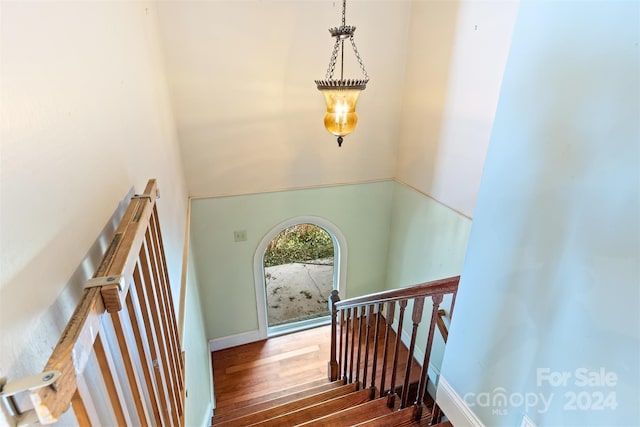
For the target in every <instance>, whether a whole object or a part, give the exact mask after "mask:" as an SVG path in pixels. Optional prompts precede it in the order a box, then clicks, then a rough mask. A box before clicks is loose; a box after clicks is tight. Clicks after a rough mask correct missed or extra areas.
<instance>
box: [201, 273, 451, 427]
mask: <svg viewBox="0 0 640 427" xmlns="http://www.w3.org/2000/svg"><path fill="white" fill-rule="evenodd" d="M458 280H459V278H458V277H454V278H450V279H444V280H440V281H435V282H429V283H425V284H421V285H416V286H414V287H411V288H403V289H400V290H393V291H388V292H383V293H379V294H372V295H369V296H365V297H359V298H354V299H351V300H346V301H340V300H339V298H338V295H337V292H335V291H334V293H333V294H332V316H331V317H332V325H331V331H330V334H329V335H330V342H331V347H330V350H329V356H330V357H329V363H328V378H327V379H321V380H314V381H311V382H309V383H306V384H303V385H300V384H295V385H291V384H293V383H289V385H288V386H280V387H277V388H276V389H275V391H273V392H271V393H266V394H265V393H262V394H260V395H259V397H256V398H253V394H255V393H257V391H256V390H258V389H261V388H263V385H264V383H265V382H268V381H270V378H274V377H275V378H277V377H281V376H283V375H285V376H286V373H284V372H283V371H285V372H286V371H287V369H286V368H284V365H278V367H277V368H276V367H273V369H272V368H268V369H267V365H269V364H273V363H278V364H279V363H281V362H284V361H285V360H291V362H289V363H290V364H289V365H288V366H289V367H290V370H291V371H293V372H296V371H298V370H299V369H301V366H302V365H304V364H305V363H306V364H308V363H309V360H310V359H309V357H313V356H312V355H311V353H310V351H311V350H312V349H313V348H314V347H316V348H318V347H319V346H318V345H317V342H318V341H315V343H316V344H313V345H312V343H313V341H311V342H307V343H306V344H305V345H306V346H307V347H305V348H304V349H302V350H301V349H295V348H292V347H289V346H286V345H282V346H281V345H279V344H278V345H276V344H273V345H272V346H273V347H274V348H277V349H278V351H279V353H277V354H276V355H273V354H272V353H269V352H267V351H266V348H268V347H269V346H270V344H268V343H266V342H265V343H263V344H257V345H256V346H255V348H256V349H257V352H258V353H257V354H258V355H259V356H258V357H259V358H261V359H260V360H257V361H251V356H250V353H249V350H248V349H247V348H246V347H245V348H236V349H228V350H223V352H226V353H224V354H223V353H222V352H220V354H219V355H218V358H219V361H218V363H219V365H218V367H219V368H220V369H217V373H216V363H215V360H216V354H214V356H213V357H214V378H218V379H220V380H221V382H222V383H223V384H224V385H223V386H222V387H223V389H222V390H220V393H221V395H220V396H221V397H222V396H225V397H227V398H226V399H223V401H222V402H220V405H219V406H218V407H217V408H216V410H215V416H214V417H213V419H212V426H215V427H244V426H283V427H285V426H286V427H288V426H322V427H325V426H340V427H341V426H371V427H373V426H389V427H391V426H440V427H451V424H449V423H440V424H438V422H439V421H440V420H441V417H442V415H443V414H442V413H441V411H440V410H439V408H438V406H437V405H435V403H434V401H433V399H432V397H431V396H430V395H429V393H428V392H427V384H428V383H429V380H428V376H427V369H426V367H428V365H429V355H430V350H431V343H432V341H433V334H434V331H435V327H436V325H437V326H438V329H439V330H440V331H441V332H443V337H444V338H445V339H446V326H445V325H444V323H443V321H442V317H443V316H445V315H446V312H444V310H440V309H439V306H440V304H441V303H442V301H443V296H444V295H445V294H453V299H452V302H451V307H450V309H449V313H448V316H449V317H450V316H451V313H452V311H453V303H454V302H455V293H456V291H457V285H458ZM426 298H429V299H431V302H432V304H430V306H428V305H426V306H425V299H426ZM409 302H410V304H408V303H409ZM409 307H410V308H411V309H410V310H407V316H406V317H407V318H408V319H411V320H410V322H411V323H408V324H407V326H408V327H410V328H411V329H410V330H411V331H412V333H411V339H410V343H409V344H408V347H406V346H405V345H404V344H403V343H402V340H401V338H400V336H399V334H396V332H395V331H396V330H398V329H397V328H401V329H403V330H406V328H404V327H403V322H404V318H405V309H406V308H409ZM396 308H397V309H398V310H399V312H398V313H397V319H396ZM423 311H424V312H431V317H430V324H429V328H428V335H427V341H426V350H425V356H424V360H422V364H419V363H417V361H416V360H415V358H414V350H415V342H416V333H417V330H418V326H419V324H420V322H421V320H422V316H423ZM394 319H396V320H395V323H394ZM394 324H395V325H400V326H395V328H396V329H395V330H394ZM443 329H444V331H443ZM325 337H326V335H325ZM268 341H270V340H268ZM292 341H295V339H292ZM327 342H328V340H327ZM324 351H325V352H326V351H327V350H326V349H325V350H324ZM324 354H326V353H324ZM302 355H304V357H306V359H304V360H303V361H302V362H297V365H296V364H295V363H296V362H293V359H294V358H300V357H303V356H302ZM229 359H238V360H237V362H229ZM325 360H326V359H325ZM234 363H235V364H234ZM423 367H424V368H423ZM259 368H260V369H263V370H268V371H269V374H266V375H265V377H261V378H258V379H257V378H256V377H255V375H256V373H255V372H259ZM302 368H303V369H304V367H303V366H302ZM252 370H253V371H252ZM250 371H252V372H253V373H252V372H250ZM269 375H271V377H269ZM274 381H275V379H274ZM214 383H215V380H214ZM253 384H257V385H255V386H253ZM214 387H215V385H214ZM238 390H240V392H238ZM242 390H244V393H246V394H245V395H244V396H243V395H242V394H243V392H242ZM381 390H382V391H381ZM217 393H218V392H217ZM249 396H251V397H249Z"/></svg>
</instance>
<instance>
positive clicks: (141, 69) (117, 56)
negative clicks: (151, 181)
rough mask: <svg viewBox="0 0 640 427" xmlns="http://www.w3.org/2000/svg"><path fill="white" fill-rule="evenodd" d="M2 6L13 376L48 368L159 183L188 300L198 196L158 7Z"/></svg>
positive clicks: (4, 352) (0, 367) (4, 282)
mask: <svg viewBox="0 0 640 427" xmlns="http://www.w3.org/2000/svg"><path fill="white" fill-rule="evenodd" d="M0 7H1V8H2V10H1V14H2V16H1V49H0V50H1V51H2V64H1V69H0V79H1V91H2V106H1V108H2V111H1V114H0V120H1V144H2V146H1V172H0V173H1V176H0V192H1V195H0V197H1V198H0V204H1V206H0V209H1V210H0V213H1V215H0V216H1V218H0V226H1V238H0V245H1V246H0V247H1V257H0V259H1V261H0V262H1V264H0V293H1V294H0V300H1V301H2V310H0V337H1V338H0V340H1V351H0V376H7V377H9V378H16V377H19V376H21V375H27V374H34V373H37V372H40V371H41V370H42V368H43V367H44V364H45V362H46V360H47V358H48V356H49V354H50V352H51V350H52V348H53V346H54V345H55V343H56V341H57V339H58V337H59V333H60V330H61V328H62V327H63V326H64V324H65V323H66V319H67V318H68V316H69V315H70V314H71V312H72V310H73V308H74V307H75V303H76V301H77V298H78V295H79V294H80V290H81V289H82V286H83V285H84V280H85V279H86V278H87V277H90V276H91V275H92V274H93V272H94V268H95V263H96V262H98V261H99V259H100V252H101V251H102V250H104V248H105V246H106V244H108V240H107V237H108V234H109V233H110V232H112V229H111V230H109V227H107V230H105V232H104V233H102V232H101V230H103V227H104V226H105V224H107V223H108V222H109V221H110V218H111V216H112V214H113V213H114V211H115V210H116V208H117V207H118V204H119V202H120V201H121V200H122V199H123V198H124V197H125V196H126V195H127V193H128V192H129V190H130V189H131V188H132V187H135V190H136V191H142V190H143V189H144V185H145V184H146V181H147V179H148V178H157V179H158V182H159V186H160V191H161V198H160V199H159V201H158V209H159V211H160V221H161V224H162V231H163V237H164V241H165V249H166V252H167V262H168V269H169V276H170V279H171V283H172V286H173V291H174V301H176V302H177V301H178V298H177V295H178V292H177V291H178V288H179V284H180V273H181V259H182V256H181V255H182V250H183V241H184V224H185V219H186V206H187V194H186V185H185V180H184V177H183V173H182V167H181V162H180V153H179V149H178V146H177V143H176V138H175V128H174V124H173V120H172V116H171V110H170V107H169V102H168V89H167V87H166V81H165V76H164V73H163V60H162V57H161V52H160V46H159V42H158V37H157V28H156V16H155V6H154V3H153V2H2V4H1V6H0ZM101 233H102V234H101ZM99 237H100V240H99V241H98V243H97V245H96V246H95V247H96V248H97V251H94V252H92V253H91V254H89V259H88V260H87V261H86V262H85V263H82V261H83V258H84V257H85V255H87V253H88V251H89V249H90V248H91V247H92V244H93V243H94V241H95V240H96V239H98V238H99ZM96 252H97V253H96ZM81 263H82V264H81ZM54 301H55V303H54ZM0 418H1V417H0Z"/></svg>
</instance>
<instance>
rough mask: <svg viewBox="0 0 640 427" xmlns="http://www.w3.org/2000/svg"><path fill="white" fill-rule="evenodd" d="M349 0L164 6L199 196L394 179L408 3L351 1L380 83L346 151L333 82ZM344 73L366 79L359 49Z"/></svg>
mask: <svg viewBox="0 0 640 427" xmlns="http://www.w3.org/2000/svg"><path fill="white" fill-rule="evenodd" d="M341 7H342V4H341V2H340V1H332V0H321V1H320V0H319V1H305V0H298V1H275V0H265V1H259V0H247V1H238V0H235V1H213V0H212V1H166V2H165V1H163V2H158V17H159V28H160V35H161V40H162V44H163V50H164V54H165V62H166V70H167V78H168V81H169V86H170V90H171V96H172V104H173V110H174V116H175V119H176V125H177V130H178V138H179V141H180V145H181V149H182V156H183V164H184V168H185V174H186V177H187V183H188V187H189V193H190V195H191V196H211V195H223V194H240V193H250V192H259V191H268V190H277V189H286V188H295V187H304V186H312V185H324V184H337V183H346V182H362V181H367V180H375V179H383V178H390V177H393V176H394V172H395V150H396V140H397V134H398V132H399V115H400V110H401V102H402V93H403V86H404V84H403V81H404V74H405V62H406V44H407V37H408V25H409V18H410V11H411V4H410V2H408V1H355V0H354V1H349V2H348V4H347V25H355V26H356V27H357V31H356V33H355V41H356V45H357V46H358V50H359V51H360V54H361V56H362V59H363V61H364V64H365V67H366V69H367V71H368V73H369V75H370V77H371V80H370V83H369V85H368V86H367V89H366V90H365V91H364V92H363V94H362V95H361V97H360V102H359V104H358V112H359V114H360V122H359V125H358V128H357V129H356V131H355V132H354V133H353V134H351V135H349V136H347V137H346V138H345V143H344V144H343V146H342V148H338V146H337V144H336V141H335V137H333V136H332V135H331V134H329V133H328V132H327V131H326V130H325V129H324V126H323V123H322V119H323V114H324V99H323V97H322V95H321V94H320V93H319V92H318V91H317V89H316V87H315V84H314V80H315V79H323V78H324V77H325V72H326V69H327V65H328V63H329V56H330V54H331V49H332V47H333V41H334V39H333V38H331V36H330V35H329V32H328V31H327V30H328V28H330V27H334V26H338V25H340V22H341ZM345 58H346V59H347V60H348V61H351V62H346V64H345V68H346V71H345V77H346V78H349V77H353V78H360V77H361V74H360V70H359V68H358V67H357V64H355V63H353V62H354V61H353V54H352V51H351V49H348V50H346V54H345Z"/></svg>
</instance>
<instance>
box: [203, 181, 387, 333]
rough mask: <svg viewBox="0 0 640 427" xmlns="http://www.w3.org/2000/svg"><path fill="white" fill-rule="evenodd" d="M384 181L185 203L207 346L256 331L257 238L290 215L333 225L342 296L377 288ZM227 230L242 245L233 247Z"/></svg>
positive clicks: (383, 250)
mask: <svg viewBox="0 0 640 427" xmlns="http://www.w3.org/2000/svg"><path fill="white" fill-rule="evenodd" d="M392 192H393V183H392V182H378V183H369V184H356V185H345V186H338V187H327V188H316V189H306V190H295V191H283V192H275V193H265V194H256V195H246V196H234V197H219V198H207V199H196V200H193V201H192V202H191V209H192V210H191V212H192V215H191V239H192V243H193V255H194V258H195V267H196V272H197V276H198V279H199V282H198V283H199V286H200V295H201V297H202V306H203V309H204V316H205V324H206V330H207V336H208V337H209V339H217V338H224V337H229V336H233V335H239V334H246V333H252V332H255V331H257V330H258V317H257V316H258V314H257V311H256V288H255V285H254V277H253V260H254V254H255V251H256V249H257V248H258V245H259V243H260V242H261V240H262V239H263V237H264V236H265V235H266V234H267V233H269V232H270V231H271V230H272V229H273V227H275V226H276V225H278V224H280V223H282V222H284V221H286V220H288V219H290V218H294V217H298V216H318V217H321V218H324V219H325V220H327V221H329V222H331V223H332V224H334V225H335V226H336V227H337V228H338V229H339V230H340V231H341V232H342V234H343V235H344V236H345V238H346V240H347V246H348V255H347V265H346V266H341V268H346V271H347V281H346V295H345V293H344V292H341V294H342V295H341V297H342V298H344V297H345V296H346V297H353V296H357V295H363V294H367V293H370V292H376V291H380V290H382V289H383V288H384V283H385V271H386V263H387V250H388V246H387V245H388V241H389V224H390V217H391V199H392ZM234 230H246V232H247V240H246V241H244V242H234V238H233V232H234Z"/></svg>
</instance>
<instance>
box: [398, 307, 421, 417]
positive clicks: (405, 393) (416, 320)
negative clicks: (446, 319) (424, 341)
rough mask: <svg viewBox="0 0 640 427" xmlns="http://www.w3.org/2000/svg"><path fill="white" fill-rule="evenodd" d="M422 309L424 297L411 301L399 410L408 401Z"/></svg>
mask: <svg viewBox="0 0 640 427" xmlns="http://www.w3.org/2000/svg"><path fill="white" fill-rule="evenodd" d="M423 308H424V297H418V298H416V299H414V300H413V314H412V316H411V320H412V322H413V328H412V330H411V343H410V344H409V354H407V369H406V371H405V374H404V384H403V386H402V401H401V404H400V405H401V406H400V407H401V408H405V407H406V406H407V402H408V400H409V380H410V377H411V365H412V364H413V352H414V350H415V348H416V335H417V334H418V326H419V325H420V321H422V309H423Z"/></svg>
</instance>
